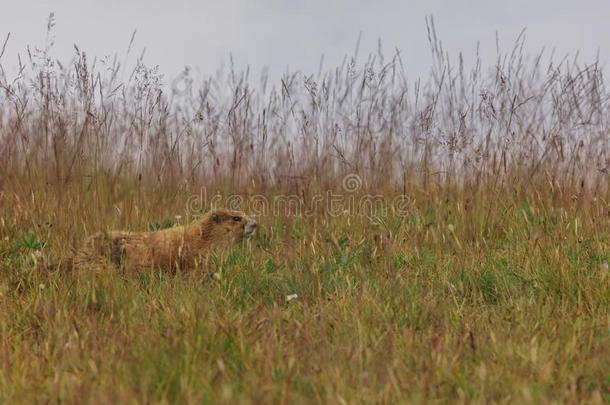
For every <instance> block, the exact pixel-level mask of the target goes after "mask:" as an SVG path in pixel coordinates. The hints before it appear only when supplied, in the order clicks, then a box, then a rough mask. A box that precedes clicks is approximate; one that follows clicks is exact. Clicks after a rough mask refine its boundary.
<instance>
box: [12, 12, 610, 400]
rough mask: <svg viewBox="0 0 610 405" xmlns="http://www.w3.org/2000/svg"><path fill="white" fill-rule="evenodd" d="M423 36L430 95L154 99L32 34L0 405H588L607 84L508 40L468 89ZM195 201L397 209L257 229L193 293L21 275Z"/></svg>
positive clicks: (17, 81)
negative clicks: (348, 187) (319, 202)
mask: <svg viewBox="0 0 610 405" xmlns="http://www.w3.org/2000/svg"><path fill="white" fill-rule="evenodd" d="M52 26H53V23H52V21H50V22H49V29H50V30H51V29H52ZM429 37H430V43H431V48H432V51H433V55H434V56H435V65H434V66H433V67H432V69H431V75H430V78H429V80H428V81H427V82H424V81H415V82H410V81H409V80H408V78H407V76H406V73H405V71H404V69H403V64H402V61H401V60H400V55H399V54H396V55H394V56H393V57H392V58H390V59H387V58H385V57H384V55H383V54H382V53H381V52H379V53H378V54H374V55H371V56H370V57H369V59H368V60H367V61H366V62H365V63H364V64H362V65H358V64H356V62H355V61H354V60H353V59H351V58H346V60H345V62H344V64H343V65H342V66H340V67H338V68H337V69H334V70H328V71H327V72H326V73H324V72H323V71H322V73H320V74H318V75H307V74H303V73H302V72H297V73H294V74H287V75H285V76H284V77H283V78H282V79H281V80H280V81H279V82H278V83H276V84H273V83H271V82H270V81H269V78H267V77H262V78H261V82H260V84H258V85H254V84H252V83H253V80H252V79H251V77H250V76H249V72H248V71H246V72H242V73H239V72H235V71H234V70H232V69H230V70H229V71H228V72H225V73H220V74H219V75H218V76H215V77H211V78H209V79H208V80H206V81H205V82H203V83H198V84H196V83H195V82H194V81H193V80H192V78H191V77H190V73H189V72H188V71H185V73H184V74H183V75H182V76H181V77H179V78H178V79H177V81H176V82H175V84H176V86H175V88H181V89H182V90H181V91H180V92H178V91H177V90H173V91H172V92H170V93H166V92H165V90H164V88H163V86H162V83H161V80H162V78H161V76H160V75H159V70H158V69H157V68H149V67H147V66H146V65H145V64H144V61H143V60H142V59H141V58H140V59H138V61H137V63H136V67H135V68H134V69H133V71H132V72H131V74H130V75H128V77H127V79H125V80H124V81H123V80H122V78H121V75H120V72H121V70H122V67H121V65H120V64H119V62H118V59H117V60H115V61H109V60H106V59H99V60H93V61H91V59H90V58H88V56H87V55H85V54H84V53H83V52H81V51H80V50H79V49H78V48H77V49H75V52H76V53H75V58H74V60H73V63H71V64H65V65H60V64H59V63H58V62H56V61H54V60H53V59H52V58H51V57H50V55H51V50H52V39H53V35H52V31H50V35H48V38H49V39H48V41H49V42H48V43H47V44H46V45H45V46H44V47H42V48H41V49H33V50H29V52H28V55H27V58H26V59H25V63H24V64H22V68H21V70H20V73H19V75H18V76H17V77H7V75H6V74H5V73H4V70H3V69H0V89H1V92H0V100H1V102H0V260H1V261H0V263H1V266H2V267H1V271H0V308H2V311H0V370H1V372H0V401H2V402H34V401H36V402H42V401H57V402H77V401H81V400H82V399H84V398H85V399H88V400H90V401H91V402H108V401H121V402H133V401H134V400H135V401H141V402H214V403H216V402H225V403H235V402H252V403H260V402H263V403H266V402H288V401H291V402H313V401H315V402H348V403H351V402H360V401H361V402H392V403H393V402H416V401H417V402H428V401H438V400H441V401H455V400H461V401H468V402H470V401H481V402H493V401H497V402H504V401H508V400H514V401H517V402H550V401H558V402H586V401H589V402H592V403H596V402H597V403H601V402H603V401H607V400H608V399H609V395H610V385H609V383H608V372H607V370H609V369H610V363H609V360H608V359H610V352H609V348H610V336H609V335H608V308H610V294H609V291H610V288H609V287H610V285H609V283H610V274H609V273H608V265H607V263H608V260H609V257H610V252H609V250H608V249H609V248H608V235H607V234H608V229H609V225H610V223H609V222H610V221H609V215H608V212H610V207H609V206H608V201H610V196H609V195H608V192H609V191H608V187H607V186H608V177H607V166H608V159H607V157H608V151H609V150H608V139H610V137H609V136H608V135H609V130H608V122H610V120H609V119H608V118H609V117H608V111H609V109H608V93H607V91H606V88H605V81H604V78H603V76H602V73H601V70H600V69H599V67H598V65H597V63H593V64H590V65H581V64H579V63H578V62H577V61H571V62H570V61H562V62H561V63H555V62H553V61H552V59H549V61H548V62H547V63H546V64H545V63H543V60H544V59H545V57H544V54H540V55H538V56H536V57H534V58H527V57H526V56H525V55H524V54H523V51H522V49H523V41H524V38H523V37H519V38H518V39H517V42H516V44H515V47H514V49H513V50H512V51H510V52H508V53H501V54H499V55H498V58H497V63H496V65H495V66H494V68H493V69H492V70H490V71H485V70H484V69H483V68H482V66H483V64H482V63H480V61H477V63H476V64H475V65H476V68H475V69H474V70H473V71H472V72H466V71H465V70H464V68H463V64H462V61H461V60H460V61H459V63H458V64H457V65H454V64H453V63H452V62H451V61H450V59H449V58H447V57H446V53H445V51H444V50H443V48H442V45H441V42H440V41H439V40H438V38H437V37H436V34H435V30H434V27H433V24H432V22H431V21H430V27H429ZM178 84H180V86H178ZM348 173H349V174H358V175H359V176H360V179H361V180H362V183H361V184H360V187H359V188H358V189H356V190H352V191H351V192H350V193H347V192H346V191H345V185H344V184H343V181H344V176H345V175H346V174H348ZM202 186H205V190H206V191H207V192H210V195H212V194H214V193H215V192H217V191H218V192H219V193H221V194H225V195H227V194H229V193H235V192H238V193H239V194H240V195H241V196H243V197H245V198H247V197H251V196H257V195H258V196H261V195H262V196H265V197H266V198H268V199H270V200H273V198H274V197H282V196H284V197H285V196H286V195H290V196H296V197H295V198H296V200H297V202H298V203H299V204H302V205H303V207H306V208H311V207H308V205H307V204H308V203H309V202H310V201H311V197H312V196H316V195H320V193H322V194H324V193H326V192H328V191H332V192H334V193H338V194H349V195H350V196H351V197H360V196H362V195H366V194H367V193H368V194H373V195H380V196H381V197H382V201H385V202H387V201H391V200H392V199H393V198H394V197H396V196H400V195H402V196H408V200H409V206H408V209H406V210H404V211H401V212H395V211H391V210H390V211H388V212H386V213H384V214H383V215H381V214H380V213H374V212H373V213H372V214H371V213H370V212H365V213H362V212H357V211H349V212H347V213H344V212H343V211H341V212H333V214H334V215H330V213H329V211H327V210H324V209H321V208H320V207H318V208H316V209H311V210H307V214H305V211H303V212H301V211H299V210H298V209H297V210H287V211H286V212H285V213H283V214H282V215H270V213H268V215H263V216H262V217H261V218H259V219H260V223H261V225H262V227H261V232H260V235H258V237H257V238H256V239H255V240H253V241H251V242H250V243H246V244H243V245H240V246H237V247H236V248H234V249H231V250H227V251H220V252H214V253H213V254H211V255H210V256H209V257H208V258H207V262H206V271H205V273H181V272H178V273H176V274H166V273H163V272H151V273H142V274H123V273H117V272H116V271H113V269H101V270H100V271H99V272H96V273H90V274H87V273H83V272H78V271H75V272H66V271H58V272H46V271H40V269H37V267H36V263H35V261H36V260H37V258H38V257H40V255H43V256H46V255H53V256H58V257H62V256H65V255H66V253H67V252H68V251H69V249H70V248H72V247H73V246H74V245H75V244H76V243H77V241H78V240H80V239H81V238H82V237H83V236H84V235H86V234H89V233H92V232H95V231H98V230H100V229H105V228H121V229H139V230H146V229H149V230H156V229H163V228H166V227H170V226H173V225H174V224H175V223H176V222H177V221H174V219H175V218H176V216H177V215H183V218H184V220H188V219H190V217H191V216H194V215H197V214H199V213H201V212H203V211H204V210H205V209H208V208H209V207H207V206H205V207H198V209H197V210H193V209H191V210H190V211H188V212H186V213H185V212H184V211H185V205H186V202H187V201H189V199H190V198H191V197H192V196H193V195H195V194H198V193H200V192H201V187H202ZM190 208H192V207H190ZM314 208H315V207H314ZM194 211H197V212H194ZM164 218H174V219H167V220H164ZM42 224H44V225H42ZM51 225H52V226H51ZM295 294H296V298H294V296H295ZM288 297H292V298H290V299H288Z"/></svg>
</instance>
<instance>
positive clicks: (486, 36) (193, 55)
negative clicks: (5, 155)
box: [0, 0, 610, 79]
mask: <svg viewBox="0 0 610 405" xmlns="http://www.w3.org/2000/svg"><path fill="white" fill-rule="evenodd" d="M1 1H3V2H7V3H9V2H10V7H2V8H1V9H2V11H1V13H0V36H1V37H2V39H4V37H5V36H6V34H7V33H8V32H11V39H10V42H9V46H8V49H7V51H6V53H5V55H4V56H3V58H2V60H1V61H0V62H1V63H2V64H3V66H4V67H5V68H9V69H10V68H11V67H13V66H15V65H16V55H17V53H18V52H22V53H23V52H24V51H25V47H26V45H27V44H30V45H39V46H40V45H42V44H43V43H44V38H45V31H46V19H47V17H48V15H49V13H50V12H54V13H55V18H56V27H55V39H56V41H55V42H56V45H55V48H54V52H53V54H52V55H53V56H54V57H55V58H57V59H60V60H62V61H67V60H69V59H70V58H71V56H72V55H73V44H77V45H78V46H79V47H80V48H81V49H83V50H85V51H86V52H87V53H88V54H89V55H90V56H93V55H95V56H104V55H112V54H114V53H115V52H118V53H119V55H122V54H124V52H125V50H126V48H127V45H128V43H129V39H130V37H131V34H132V32H133V30H134V29H136V30H137V36H136V41H135V49H136V50H141V49H142V48H144V47H146V48H147V53H146V55H147V56H146V58H145V62H146V63H147V64H148V65H157V64H158V65H159V66H160V70H161V72H162V73H164V74H165V75H166V77H167V78H168V79H169V78H171V77H174V76H175V75H176V74H178V73H179V72H180V71H181V70H182V69H183V67H184V66H185V65H190V66H193V67H199V68H200V69H201V72H202V73H203V74H209V73H213V72H214V71H215V70H216V69H217V68H218V67H219V66H220V64H221V62H222V61H226V60H227V58H228V55H229V52H232V53H233V55H234V59H235V62H236V64H237V65H238V66H243V65H245V64H246V63H248V64H250V65H251V66H252V67H253V68H254V70H255V71H258V70H259V69H260V68H261V67H263V66H268V67H269V68H270V69H271V73H272V74H273V75H277V74H280V73H281V72H283V71H284V70H285V69H286V67H287V66H290V68H291V70H296V69H300V70H303V71H304V72H310V73H314V72H316V71H317V67H318V64H319V60H320V56H321V55H322V54H324V55H325V60H326V63H325V65H326V67H330V66H335V65H336V64H338V63H339V62H340V61H341V59H342V58H343V56H344V55H345V54H347V53H350V54H351V53H352V52H353V49H354V46H355V44H356V40H357V38H358V34H359V33H360V32H362V35H363V37H362V45H361V54H364V53H366V52H368V51H371V50H374V49H376V45H377V40H378V39H379V38H381V40H382V42H383V45H384V49H385V50H386V54H387V56H390V54H391V53H392V52H393V49H394V48H395V47H396V48H398V49H400V50H401V52H402V55H403V61H404V62H405V64H406V68H407V72H408V74H409V75H412V76H418V75H422V74H425V73H426V71H427V70H428V67H429V66H430V51H429V48H428V43H427V34H426V28H425V20H424V19H425V16H427V15H433V16H434V19H435V23H436V27H437V31H438V33H439V36H440V38H441V40H442V41H443V44H444V45H445V48H446V49H447V50H449V51H450V52H451V53H452V54H457V52H458V51H464V53H465V59H466V61H473V60H474V54H475V49H476V43H477V40H478V41H480V42H481V53H482V55H483V57H484V62H487V63H493V56H494V55H495V32H496V30H497V31H498V32H499V34H500V40H501V46H502V47H503V49H504V50H509V49H510V47H511V45H512V43H513V41H514V39H515V38H516V36H517V35H518V33H519V32H520V31H521V29H523V28H527V38H528V40H527V42H526V44H527V50H528V52H531V53H535V52H537V51H539V50H540V49H541V47H542V46H543V45H546V46H548V47H555V48H556V49H557V53H558V54H560V55H563V54H565V53H571V54H573V53H574V51H576V50H580V51H581V55H582V57H581V60H582V61H583V62H588V61H591V60H592V59H593V58H594V57H595V55H596V53H597V51H598V50H599V52H600V59H601V61H602V62H603V63H605V64H606V62H607V61H608V57H609V56H610V54H609V53H610V49H608V38H610V23H609V22H610V1H608V0H599V1H592V0H580V1H573V0H529V1H525V0H511V1H495V0H472V1H460V0H417V1H392V0H380V1H364V0H351V1H348V0H327V1H322V0H249V1H247V0H222V1H220V0H219V1H208V0H173V1H160V0H129V1H127V0H122V1H120V0H94V1H91V0H52V1H49V0H21V1H9V0H1Z"/></svg>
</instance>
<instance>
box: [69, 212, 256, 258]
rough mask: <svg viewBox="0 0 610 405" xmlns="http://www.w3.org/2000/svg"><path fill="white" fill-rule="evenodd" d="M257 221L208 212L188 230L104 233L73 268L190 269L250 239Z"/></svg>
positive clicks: (81, 250)
mask: <svg viewBox="0 0 610 405" xmlns="http://www.w3.org/2000/svg"><path fill="white" fill-rule="evenodd" d="M255 229H256V221H254V220H253V219H252V218H249V217H248V216H246V215H245V214H244V213H242V212H239V211H230V210H224V209H221V210H216V211H212V212H208V213H206V214H205V215H203V216H202V217H201V218H200V219H198V220H196V221H194V222H193V223H191V224H189V225H185V226H178V227H174V228H169V229H164V230H160V231H153V232H122V231H109V232H102V233H98V234H96V235H93V236H91V237H89V238H87V239H86V240H85V241H84V243H83V245H82V246H81V247H80V248H79V249H78V250H77V252H76V254H75V255H74V259H73V263H72V264H73V267H83V266H91V265H94V266H98V265H102V266H105V265H106V266H107V265H110V266H115V267H117V268H122V269H130V270H136V269H142V268H148V269H150V268H161V269H176V268H179V269H189V268H193V267H198V266H199V264H200V263H201V259H202V258H203V256H204V255H205V254H206V253H208V252H209V251H210V250H211V249H212V248H213V247H214V246H217V245H232V244H235V243H238V242H239V241H241V240H243V239H244V238H245V237H246V238H247V237H250V236H252V234H253V233H254V231H255Z"/></svg>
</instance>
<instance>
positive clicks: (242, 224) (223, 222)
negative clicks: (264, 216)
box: [200, 209, 258, 243]
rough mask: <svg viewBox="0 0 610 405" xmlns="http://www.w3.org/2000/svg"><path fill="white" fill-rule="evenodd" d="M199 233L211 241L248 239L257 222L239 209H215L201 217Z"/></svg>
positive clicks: (253, 231)
mask: <svg viewBox="0 0 610 405" xmlns="http://www.w3.org/2000/svg"><path fill="white" fill-rule="evenodd" d="M200 221H201V224H202V225H201V233H202V236H203V237H204V238H207V239H210V240H212V241H219V242H220V241H227V240H229V241H230V242H232V243H237V242H240V241H242V240H244V239H246V240H247V239H250V238H251V237H252V236H253V235H254V233H255V232H256V228H257V226H258V225H257V223H256V221H255V220H254V218H251V217H249V216H247V215H246V214H244V213H243V212H241V211H232V210H226V209H217V210H214V211H210V212H208V213H206V214H205V215H204V216H203V217H202V218H201V219H200Z"/></svg>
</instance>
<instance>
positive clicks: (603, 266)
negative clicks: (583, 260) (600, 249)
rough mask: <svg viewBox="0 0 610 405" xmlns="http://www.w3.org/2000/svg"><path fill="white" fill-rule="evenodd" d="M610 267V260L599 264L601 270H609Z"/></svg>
mask: <svg viewBox="0 0 610 405" xmlns="http://www.w3.org/2000/svg"><path fill="white" fill-rule="evenodd" d="M608 268H609V266H608V262H603V263H602V264H600V265H599V269H600V270H608Z"/></svg>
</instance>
